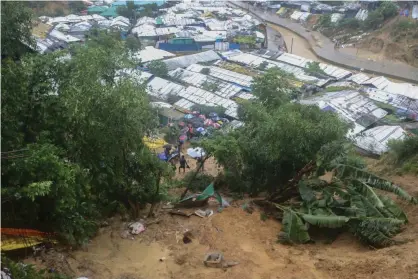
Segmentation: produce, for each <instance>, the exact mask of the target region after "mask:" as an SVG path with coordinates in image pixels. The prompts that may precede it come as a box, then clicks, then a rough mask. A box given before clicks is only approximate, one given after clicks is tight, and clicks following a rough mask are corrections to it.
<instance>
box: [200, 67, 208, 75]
mask: <svg viewBox="0 0 418 279" xmlns="http://www.w3.org/2000/svg"><path fill="white" fill-rule="evenodd" d="M200 73H201V74H204V75H209V74H210V68H202V70H200Z"/></svg>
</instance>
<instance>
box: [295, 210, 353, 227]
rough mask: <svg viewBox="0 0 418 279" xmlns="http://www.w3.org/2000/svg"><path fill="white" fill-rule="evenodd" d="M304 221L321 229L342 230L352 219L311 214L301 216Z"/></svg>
mask: <svg viewBox="0 0 418 279" xmlns="http://www.w3.org/2000/svg"><path fill="white" fill-rule="evenodd" d="M301 216H302V218H303V220H305V221H306V222H308V223H309V224H311V225H314V226H318V227H321V228H331V229H335V228H341V227H343V226H344V225H345V224H346V223H347V222H348V221H349V220H350V218H348V217H346V216H335V215H334V216H332V215H328V216H326V215H311V214H301Z"/></svg>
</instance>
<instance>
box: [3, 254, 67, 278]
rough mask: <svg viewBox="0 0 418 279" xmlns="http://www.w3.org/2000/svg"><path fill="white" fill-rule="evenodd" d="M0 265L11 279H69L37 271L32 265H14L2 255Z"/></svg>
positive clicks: (45, 271)
mask: <svg viewBox="0 0 418 279" xmlns="http://www.w3.org/2000/svg"><path fill="white" fill-rule="evenodd" d="M1 265H2V270H3V268H7V269H8V270H9V274H8V275H10V276H11V278H21V279H69V278H70V277H67V276H64V275H60V274H58V273H55V272H52V273H49V272H48V271H47V270H46V269H42V270H39V271H38V270H37V269H35V267H34V266H33V265H25V264H21V263H15V262H13V261H12V260H10V259H9V258H7V257H5V256H4V255H2V257H1Z"/></svg>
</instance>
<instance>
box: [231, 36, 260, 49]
mask: <svg viewBox="0 0 418 279" xmlns="http://www.w3.org/2000/svg"><path fill="white" fill-rule="evenodd" d="M233 41H234V42H235V43H238V44H246V45H249V46H250V47H254V46H255V44H256V42H257V38H256V37H255V36H244V35H243V36H236V37H235V38H234V39H233Z"/></svg>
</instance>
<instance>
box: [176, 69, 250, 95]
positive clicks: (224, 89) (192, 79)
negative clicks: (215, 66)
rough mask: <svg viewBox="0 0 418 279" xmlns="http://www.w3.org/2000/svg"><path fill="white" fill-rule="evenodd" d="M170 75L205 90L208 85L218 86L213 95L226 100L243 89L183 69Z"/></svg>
mask: <svg viewBox="0 0 418 279" xmlns="http://www.w3.org/2000/svg"><path fill="white" fill-rule="evenodd" d="M169 75H170V76H171V77H173V78H176V79H180V80H181V81H183V82H185V83H187V84H190V85H193V86H196V87H199V88H202V89H205V86H206V85H208V84H216V85H217V87H216V90H215V91H213V93H215V94H216V95H218V96H220V97H223V98H226V99H229V98H231V97H233V96H234V95H236V94H237V93H238V92H240V91H241V90H242V88H241V87H239V86H237V85H234V84H231V83H228V82H224V81H221V80H219V79H216V78H213V77H210V76H207V75H204V74H201V73H200V72H192V71H189V70H185V69H181V68H178V69H176V70H174V71H171V72H170V73H169Z"/></svg>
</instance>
